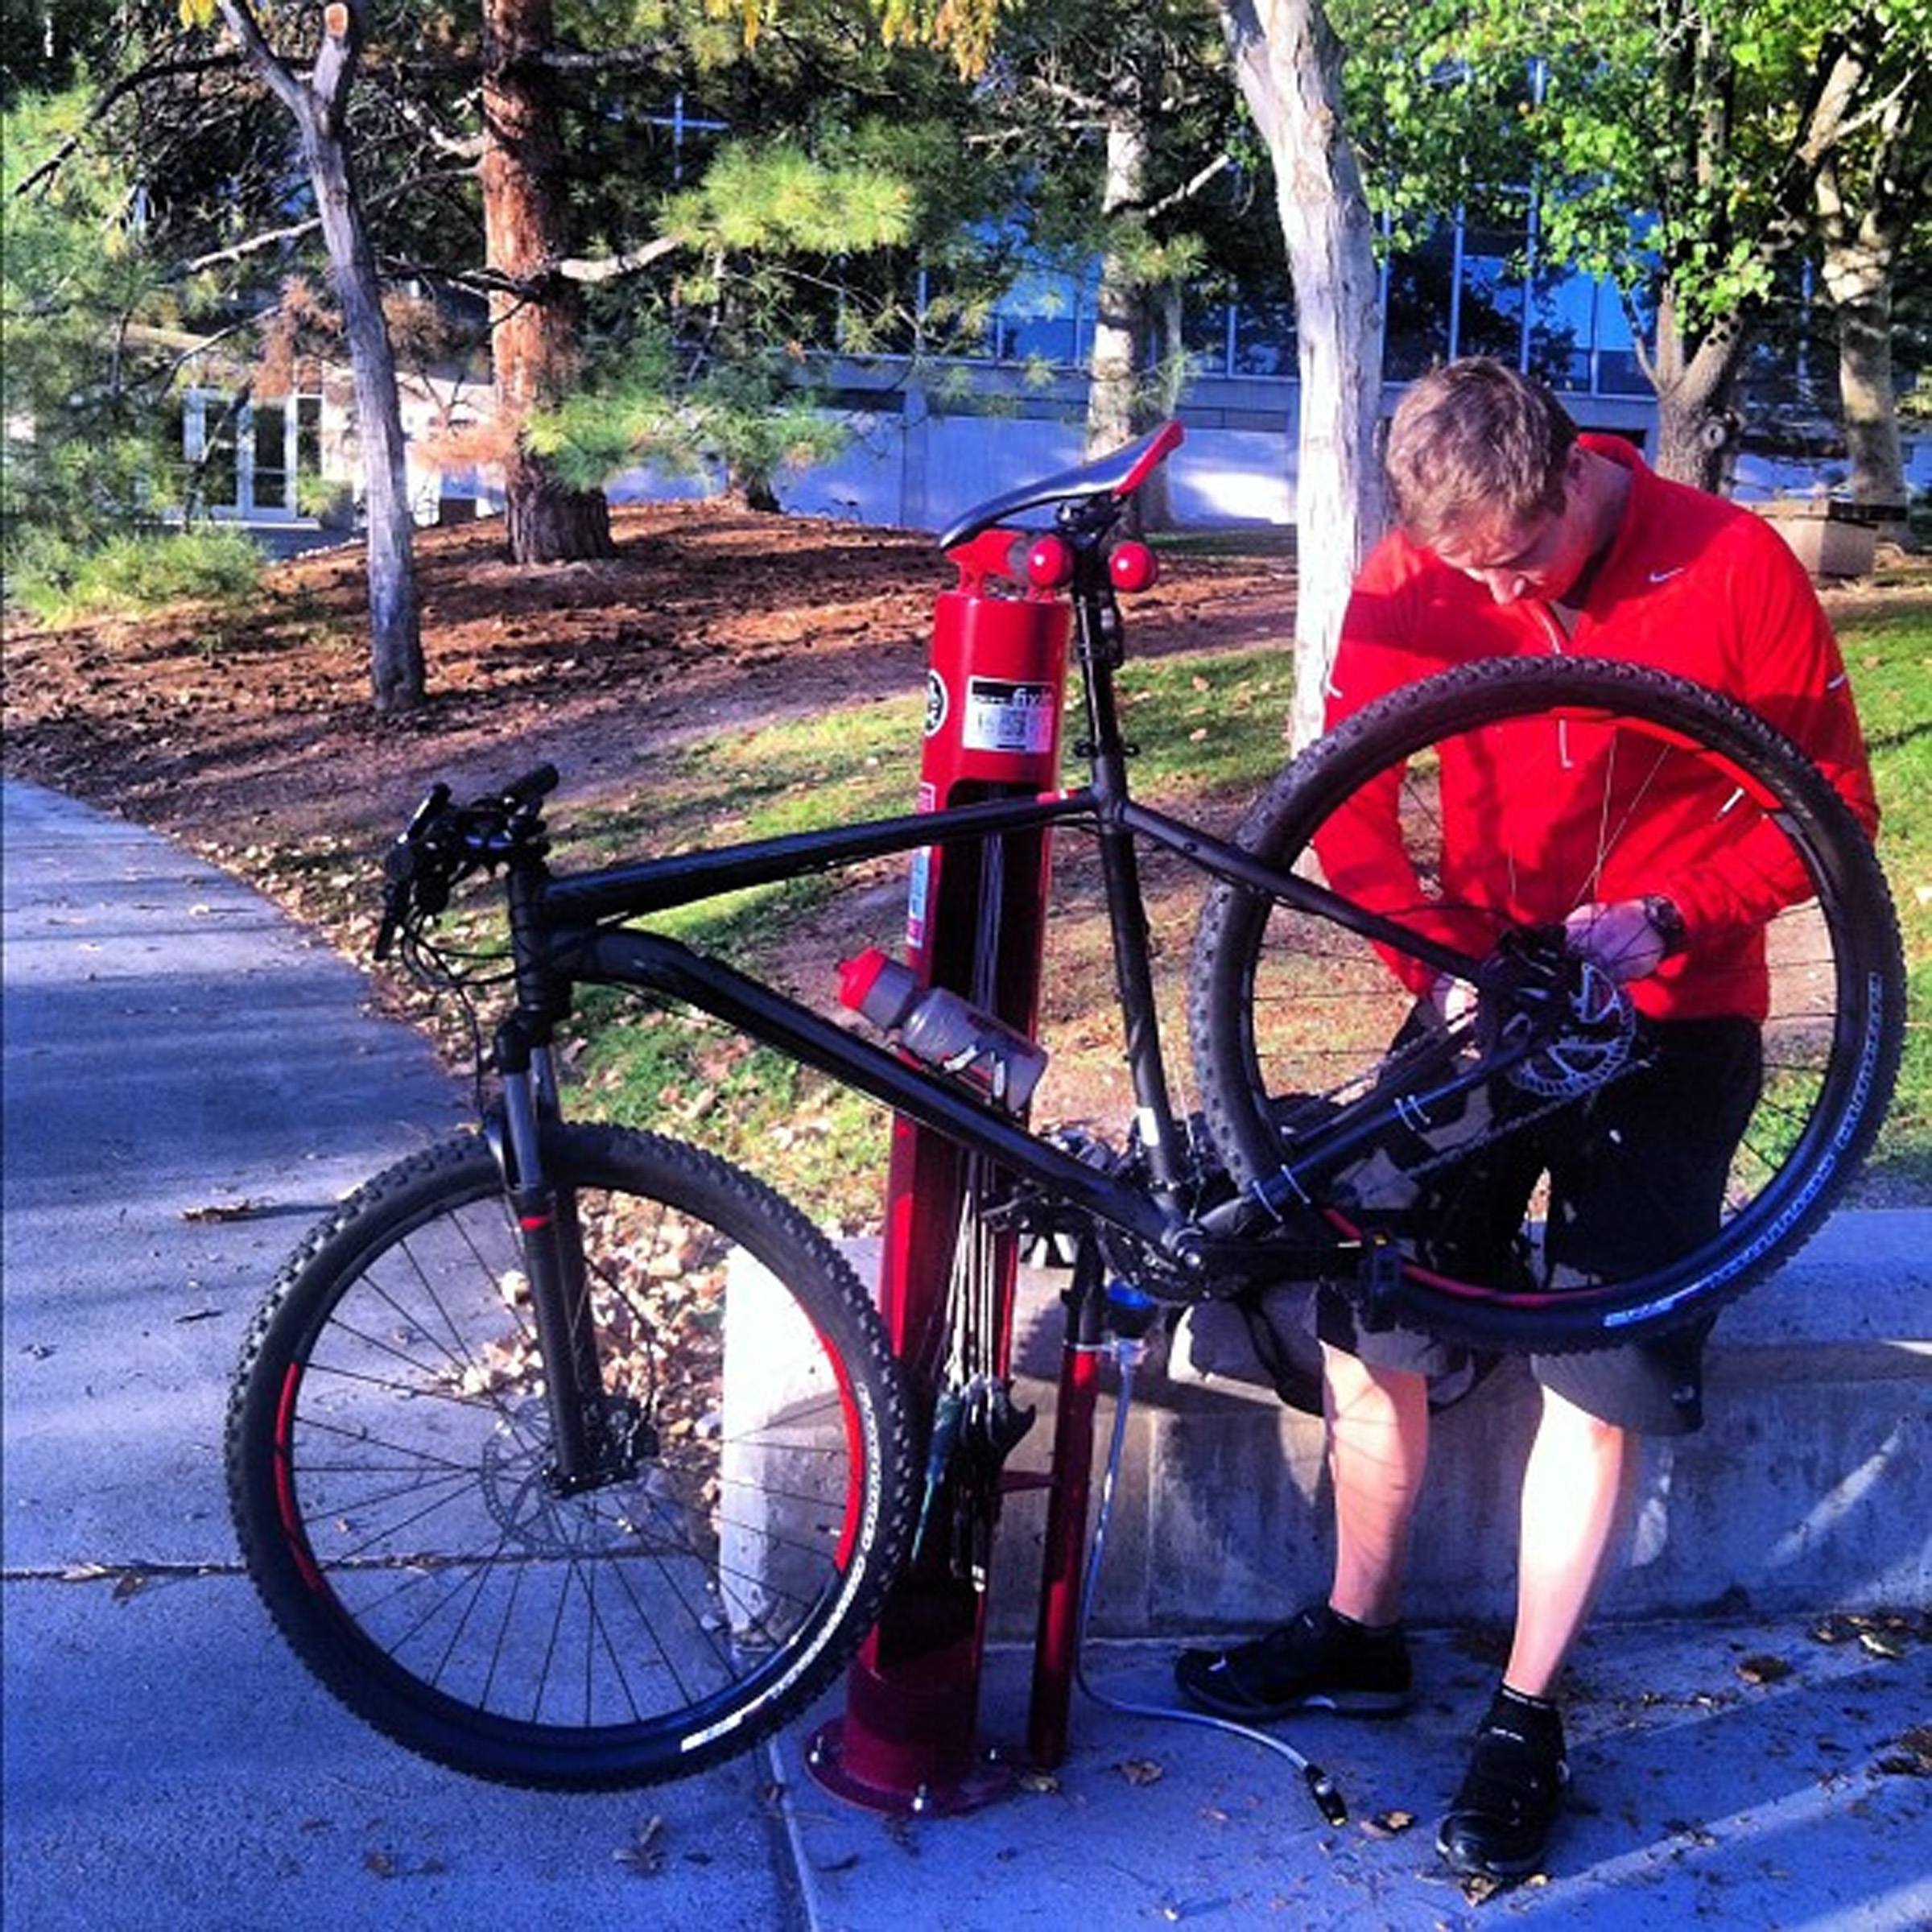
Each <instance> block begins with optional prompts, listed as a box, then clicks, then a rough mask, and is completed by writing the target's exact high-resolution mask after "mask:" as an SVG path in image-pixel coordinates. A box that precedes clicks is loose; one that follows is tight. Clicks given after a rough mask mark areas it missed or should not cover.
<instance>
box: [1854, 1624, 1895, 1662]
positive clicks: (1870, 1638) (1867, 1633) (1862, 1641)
mask: <svg viewBox="0 0 1932 1932" xmlns="http://www.w3.org/2000/svg"><path fill="white" fill-rule="evenodd" d="M1858 1647H1859V1649H1861V1650H1863V1651H1864V1652H1865V1653H1866V1654H1867V1655H1868V1656H1870V1657H1884V1658H1885V1659H1886V1660H1887V1661H1888V1662H1892V1663H1897V1662H1899V1660H1900V1659H1901V1658H1902V1657H1904V1656H1905V1645H1903V1644H1901V1642H1900V1641H1898V1639H1897V1637H1889V1636H1887V1635H1886V1634H1885V1633H1884V1632H1883V1631H1881V1630H1861V1631H1860V1632H1859V1633H1858Z"/></svg>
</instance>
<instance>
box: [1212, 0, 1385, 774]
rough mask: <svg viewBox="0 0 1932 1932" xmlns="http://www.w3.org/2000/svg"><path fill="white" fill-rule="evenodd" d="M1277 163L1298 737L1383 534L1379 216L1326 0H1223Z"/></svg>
mask: <svg viewBox="0 0 1932 1932" xmlns="http://www.w3.org/2000/svg"><path fill="white" fill-rule="evenodd" d="M1220 11H1221V24H1222V28H1223V31H1224V33H1225V35H1226V36H1227V40H1228V52H1229V54H1230V56H1231V57H1232V60H1233V62H1234V66H1235V72H1236V74H1237V75H1238V76H1239V77H1240V80H1241V92H1242V94H1243V96H1244V97H1245V99H1246V101H1247V103H1248V107H1249V112H1250V113H1251V114H1253V117H1254V120H1255V124H1256V126H1257V127H1258V128H1259V130H1261V138H1263V140H1265V142H1267V144H1268V151H1269V155H1270V156H1271V157H1272V159H1273V160H1274V175H1275V184H1276V194H1277V197H1278V205H1279V208H1280V214H1281V223H1282V238H1283V240H1284V242H1286V246H1287V253H1288V269H1289V274H1290V279H1292V281H1293V283H1294V309H1295V336H1296V340H1297V342H1298V345H1299V349H1300V356H1301V431H1300V443H1299V457H1298V466H1297V472H1296V481H1295V554H1296V559H1297V560H1296V592H1295V626H1294V644H1295V662H1294V705H1293V708H1292V711H1291V713H1290V720H1289V736H1290V741H1291V742H1292V743H1293V744H1294V746H1295V747H1296V748H1297V749H1298V748H1299V747H1301V746H1302V745H1306V744H1307V743H1308V742H1309V741H1311V739H1312V738H1314V737H1316V736H1317V735H1318V734H1319V732H1320V729H1321V724H1322V716H1323V709H1324V708H1325V704H1326V694H1327V687H1328V676H1329V671H1330V669H1331V667H1332V666H1333V664H1334V662H1335V646H1336V644H1337V642H1339V641H1340V636H1341V626H1342V615H1343V613H1344V609H1346V608H1347V605H1348V593H1349V591H1350V588H1352V585H1353V584H1354V581H1355V575H1356V571H1357V570H1358V569H1359V568H1360V564H1361V561H1362V559H1363V556H1364V554H1365V553H1366V552H1367V551H1368V549H1369V545H1370V544H1371V543H1373V541H1374V540H1375V539H1376V538H1377V536H1378V535H1380V534H1381V525H1382V514H1383V512H1382V481H1381V464H1380V459H1379V455H1378V452H1377V424H1378V423H1379V421H1380V419H1381V397H1382V353H1381V316H1380V313H1379V306H1378V304H1379V290H1378V287H1377V275H1376V266H1375V251H1374V236H1373V225H1372V223H1371V221H1370V218H1369V203H1368V200H1367V197H1366V196H1364V193H1363V192H1362V182H1361V175H1360V170H1359V169H1358V168H1357V167H1356V159H1355V153H1354V150H1353V149H1352V147H1350V146H1349V143H1348V136H1347V134H1346V132H1345V131H1344V127H1343V124H1342V104H1341V103H1342V97H1341V60H1342V49H1341V47H1340V43H1339V42H1337V40H1336V39H1335V36H1334V35H1333V34H1332V33H1331V31H1329V27H1328V23H1327V16H1326V15H1325V14H1323V10H1322V7H1321V3H1320V0H1220Z"/></svg>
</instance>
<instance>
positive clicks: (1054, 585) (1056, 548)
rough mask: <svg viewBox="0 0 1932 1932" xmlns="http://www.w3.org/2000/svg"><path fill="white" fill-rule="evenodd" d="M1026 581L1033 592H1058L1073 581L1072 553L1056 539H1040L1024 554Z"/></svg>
mask: <svg viewBox="0 0 1932 1932" xmlns="http://www.w3.org/2000/svg"><path fill="white" fill-rule="evenodd" d="M1026 581H1027V582H1028V583H1029V584H1031V585H1032V586H1033V587H1034V589H1035V590H1058V589H1059V588H1060V587H1061V585H1062V584H1071V582H1072V581H1073V552H1072V551H1071V549H1070V548H1069V547H1067V545H1066V544H1065V543H1062V542H1061V540H1060V539H1059V538H1058V537H1042V538H1040V539H1038V541H1037V542H1036V543H1034V546H1033V547H1032V548H1031V549H1030V550H1029V551H1027V553H1026Z"/></svg>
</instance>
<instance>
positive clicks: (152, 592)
mask: <svg viewBox="0 0 1932 1932" xmlns="http://www.w3.org/2000/svg"><path fill="white" fill-rule="evenodd" d="M261 580H262V553H261V551H259V550H258V549H257V548H256V547H255V546H254V543H253V542H251V541H250V539H249V537H248V536H247V535H246V533H245V532H243V531H242V530H222V529H219V528H214V527H208V526H204V527H202V528H200V529H196V530H172V531H167V530H147V531H141V532H138V533H135V534H132V535H124V536H115V537H109V538H107V539H105V541H102V542H98V543H92V544H89V545H85V546H83V545H76V544H71V543H64V542H62V541H61V540H60V539H57V538H52V539H50V538H45V537H30V538H29V539H27V541H26V542H25V543H23V545H22V546H21V549H20V554H19V557H18V559H17V560H16V562H15V564H14V565H13V567H12V568H10V571H9V574H8V580H7V597H8V601H10V602H11V603H14V604H16V605H19V607H20V608H21V609H23V610H26V611H27V612H29V613H31V615H33V616H34V617H38V618H39V620H40V621H41V622H43V623H45V624H60V623H66V622H69V621H72V620H73V619H75V618H77V617H97V616H100V615H101V614H102V613H138V612H142V611H147V610H153V609H159V608H160V607H162V606H163V605H170V604H180V603H189V602H195V603H199V602H204V601H218V602H223V603H233V602H239V601H241V600H242V599H244V598H246V597H250V596H251V595H252V594H253V593H254V592H255V591H256V590H258V588H260V585H261Z"/></svg>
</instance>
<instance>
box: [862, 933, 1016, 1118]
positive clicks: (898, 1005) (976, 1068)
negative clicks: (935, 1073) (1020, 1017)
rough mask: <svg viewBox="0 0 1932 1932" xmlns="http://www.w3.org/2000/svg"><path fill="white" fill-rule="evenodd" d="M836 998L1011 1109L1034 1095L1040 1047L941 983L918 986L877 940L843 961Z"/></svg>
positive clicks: (912, 1051) (919, 1056) (916, 1055)
mask: <svg viewBox="0 0 1932 1932" xmlns="http://www.w3.org/2000/svg"><path fill="white" fill-rule="evenodd" d="M839 998H840V1002H841V1003H842V1004H843V1005H847V1006H849V1007H851V1008H852V1010H853V1011H854V1012H855V1013H863V1014H864V1015H865V1018H867V1019H869V1020H870V1021H871V1022H872V1023H873V1025H874V1026H878V1027H881V1028H883V1029H884V1030H886V1032H887V1033H893V1034H898V1039H899V1044H900V1045H901V1046H902V1047H904V1048H905V1049H906V1051H907V1052H908V1053H910V1054H911V1055H913V1057H914V1059H921V1060H924V1061H925V1062H926V1063H927V1065H929V1066H932V1067H939V1069H940V1070H941V1071H943V1072H946V1073H950V1074H952V1075H954V1076H955V1077H956V1078H957V1079H959V1080H963V1081H964V1082H965V1084H967V1085H968V1086H969V1087H971V1088H973V1090H974V1091H975V1092H977V1093H979V1094H980V1095H982V1096H984V1097H985V1098H986V1099H988V1100H992V1101H993V1103H994V1104H996V1105H997V1106H1001V1107H1005V1108H1008V1109H1009V1110H1010V1111H1011V1112H1013V1113H1019V1112H1020V1111H1021V1110H1022V1108H1024V1107H1025V1106H1026V1103H1027V1101H1028V1100H1030V1099H1032V1097H1033V1090H1034V1088H1035V1087H1037V1086H1038V1084H1039V1080H1040V1075H1042V1073H1044V1072H1045V1071H1047V1055H1046V1052H1045V1051H1044V1050H1043V1049H1042V1047H1039V1046H1038V1045H1037V1044H1036V1043H1035V1042H1034V1041H1032V1040H1030V1039H1028V1038H1027V1037H1026V1034H1023V1033H1018V1032H1016V1031H1015V1030H1013V1028H1012V1027H1010V1026H1008V1025H1007V1024H1006V1023H1005V1022H1004V1021H1003V1020H996V1019H995V1018H993V1015H992V1014H991V1013H981V1012H980V1009H978V1008H977V1007H976V1006H974V1005H971V1004H969V1003H968V1001H965V1000H963V999H961V998H960V996H959V995H958V994H957V993H954V992H952V991H951V990H950V989H947V988H946V987H944V986H922V985H920V984H919V976H918V975H917V974H916V973H915V972H914V971H913V970H912V968H910V966H905V965H902V964H900V963H899V961H898V960H889V959H888V958H887V957H886V955H885V954H884V953H882V952H880V950H879V949H878V947H876V946H868V947H866V948H865V951H864V952H861V954H860V955H859V956H857V958H856V959H851V960H840V963H839Z"/></svg>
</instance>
